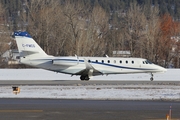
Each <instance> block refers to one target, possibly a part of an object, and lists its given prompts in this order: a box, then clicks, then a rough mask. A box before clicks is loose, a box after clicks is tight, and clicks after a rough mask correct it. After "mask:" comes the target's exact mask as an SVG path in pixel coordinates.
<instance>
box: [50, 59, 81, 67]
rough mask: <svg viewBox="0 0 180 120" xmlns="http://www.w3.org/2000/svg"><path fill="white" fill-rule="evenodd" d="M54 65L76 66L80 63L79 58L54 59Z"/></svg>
mask: <svg viewBox="0 0 180 120" xmlns="http://www.w3.org/2000/svg"><path fill="white" fill-rule="evenodd" d="M52 64H53V65H60V66H75V65H77V64H79V61H78V60H77V59H56V60H52Z"/></svg>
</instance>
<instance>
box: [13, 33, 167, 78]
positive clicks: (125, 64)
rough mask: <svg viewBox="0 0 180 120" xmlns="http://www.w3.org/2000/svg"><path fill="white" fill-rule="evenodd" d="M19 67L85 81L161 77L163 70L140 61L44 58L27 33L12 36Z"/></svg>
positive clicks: (113, 58)
mask: <svg viewBox="0 0 180 120" xmlns="http://www.w3.org/2000/svg"><path fill="white" fill-rule="evenodd" d="M14 37H15V40H16V43H17V46H18V50H19V53H20V63H22V64H26V65H30V66H33V67H37V68H42V69H46V70H50V71H54V72H59V73H65V74H70V75H72V76H73V75H79V76H80V80H85V81H88V80H89V79H90V78H92V77H93V76H97V75H110V74H132V73H150V75H151V77H150V80H151V81H153V73H164V72H166V71H167V70H166V69H165V68H163V67H161V66H158V65H156V64H153V63H152V62H150V61H149V60H147V59H143V58H121V57H108V56H106V57H83V56H77V55H75V56H59V57H55V56H52V55H47V54H46V53H45V52H44V51H43V50H42V48H41V47H40V46H39V45H38V44H37V43H36V42H35V40H34V39H33V38H32V37H31V35H30V34H29V33H28V32H26V31H25V32H21V31H18V32H14Z"/></svg>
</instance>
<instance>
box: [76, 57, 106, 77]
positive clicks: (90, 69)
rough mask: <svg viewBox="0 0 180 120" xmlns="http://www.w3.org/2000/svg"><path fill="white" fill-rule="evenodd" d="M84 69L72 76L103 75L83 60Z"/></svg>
mask: <svg viewBox="0 0 180 120" xmlns="http://www.w3.org/2000/svg"><path fill="white" fill-rule="evenodd" d="M84 63H85V66H86V68H85V69H83V70H81V71H79V72H77V73H75V74H74V75H88V76H89V77H92V76H96V75H103V73H102V72H101V71H98V70H96V69H95V68H94V67H93V66H92V65H91V64H90V63H89V62H88V61H87V60H86V59H84Z"/></svg>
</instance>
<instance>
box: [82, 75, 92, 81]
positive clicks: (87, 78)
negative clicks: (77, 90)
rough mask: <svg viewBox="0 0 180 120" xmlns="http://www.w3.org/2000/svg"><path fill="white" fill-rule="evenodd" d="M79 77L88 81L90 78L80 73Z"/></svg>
mask: <svg viewBox="0 0 180 120" xmlns="http://www.w3.org/2000/svg"><path fill="white" fill-rule="evenodd" d="M80 79H81V80H82V81H83V80H85V81H88V80H89V79H90V78H89V76H88V75H81V77H80Z"/></svg>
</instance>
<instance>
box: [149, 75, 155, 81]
mask: <svg viewBox="0 0 180 120" xmlns="http://www.w3.org/2000/svg"><path fill="white" fill-rule="evenodd" d="M150 80H151V81H153V80H154V78H153V74H152V73H151V78H150Z"/></svg>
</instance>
